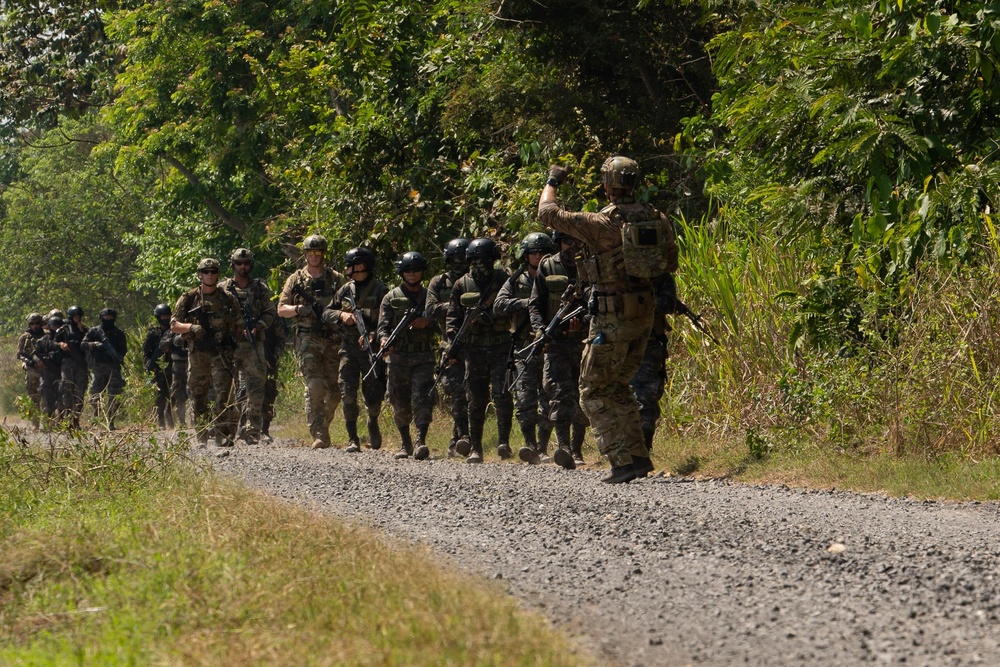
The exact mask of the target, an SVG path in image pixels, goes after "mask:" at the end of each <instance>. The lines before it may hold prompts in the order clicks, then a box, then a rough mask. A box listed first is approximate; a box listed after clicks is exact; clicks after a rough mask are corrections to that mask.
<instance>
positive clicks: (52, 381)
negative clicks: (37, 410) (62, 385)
mask: <svg viewBox="0 0 1000 667" xmlns="http://www.w3.org/2000/svg"><path fill="white" fill-rule="evenodd" d="M61 377H62V369H60V368H59V367H55V368H49V367H45V368H44V369H42V377H41V380H40V381H39V384H38V393H39V394H40V395H41V397H42V412H44V413H45V416H46V417H57V416H58V415H59V412H60V411H61V410H62V403H61V401H60V398H61V396H62V393H61V392H60V391H59V381H60V378H61Z"/></svg>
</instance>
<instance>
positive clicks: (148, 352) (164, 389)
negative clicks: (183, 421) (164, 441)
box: [142, 303, 174, 429]
mask: <svg viewBox="0 0 1000 667" xmlns="http://www.w3.org/2000/svg"><path fill="white" fill-rule="evenodd" d="M153 317H155V318H156V326H152V327H149V329H148V330H147V331H146V338H144V339H143V341H142V367H143V368H144V369H146V372H147V373H149V374H150V380H152V382H153V386H155V387H156V424H157V425H158V426H159V427H160V428H161V429H164V428H171V429H172V428H173V427H174V416H173V414H172V412H171V410H170V381H171V379H172V376H173V372H172V370H173V369H171V367H170V366H171V359H170V349H169V347H168V348H167V349H166V350H164V349H163V347H161V345H160V343H161V342H162V340H163V336H164V334H166V333H168V332H169V331H170V306H168V305H167V304H165V303H160V304H157V305H156V307H155V308H153ZM161 359H163V361H164V363H162V364H161V363H160V360H161Z"/></svg>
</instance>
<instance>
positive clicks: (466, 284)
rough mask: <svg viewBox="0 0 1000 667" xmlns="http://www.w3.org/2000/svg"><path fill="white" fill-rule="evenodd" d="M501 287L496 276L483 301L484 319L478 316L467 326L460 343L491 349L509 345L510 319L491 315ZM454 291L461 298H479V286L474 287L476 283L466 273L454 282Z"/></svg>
mask: <svg viewBox="0 0 1000 667" xmlns="http://www.w3.org/2000/svg"><path fill="white" fill-rule="evenodd" d="M502 286H503V281H502V279H500V276H497V278H495V279H494V280H493V281H492V283H491V284H490V286H489V292H488V293H487V294H486V298H485V299H484V301H483V310H482V313H483V314H485V315H486V317H484V316H483V315H480V317H479V318H478V320H477V321H476V322H475V323H474V324H472V325H471V326H469V328H468V331H467V333H466V334H465V336H464V338H463V341H462V342H464V343H468V344H470V345H476V346H478V347H493V346H494V345H501V344H504V343H510V317H509V316H508V315H493V314H492V313H493V302H494V301H496V299H497V292H499V291H500V288H501V287H502ZM454 289H457V290H459V291H460V292H461V293H462V295H463V296H466V295H468V298H470V299H479V298H480V297H481V294H480V292H479V286H478V285H476V281H475V280H473V278H472V275H471V274H468V273H467V274H465V275H464V276H462V277H461V278H459V279H458V280H457V281H456V282H455V288H454Z"/></svg>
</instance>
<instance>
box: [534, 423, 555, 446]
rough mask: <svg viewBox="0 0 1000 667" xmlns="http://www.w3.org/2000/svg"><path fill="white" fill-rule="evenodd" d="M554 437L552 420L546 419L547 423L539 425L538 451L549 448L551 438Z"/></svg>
mask: <svg viewBox="0 0 1000 667" xmlns="http://www.w3.org/2000/svg"><path fill="white" fill-rule="evenodd" d="M551 437H552V422H550V421H548V420H546V423H545V424H539V425H538V447H536V449H537V451H538V452H545V451H548V449H549V438H551Z"/></svg>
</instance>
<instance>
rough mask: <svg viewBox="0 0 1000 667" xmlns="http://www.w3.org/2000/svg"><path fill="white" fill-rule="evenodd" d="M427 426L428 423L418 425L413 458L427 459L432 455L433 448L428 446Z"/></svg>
mask: <svg viewBox="0 0 1000 667" xmlns="http://www.w3.org/2000/svg"><path fill="white" fill-rule="evenodd" d="M427 428H428V425H427V424H425V425H423V426H417V443H416V445H415V446H414V448H413V458H415V459H416V460H418V461H425V460H427V459H428V458H430V455H431V450H430V448H429V447H427Z"/></svg>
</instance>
